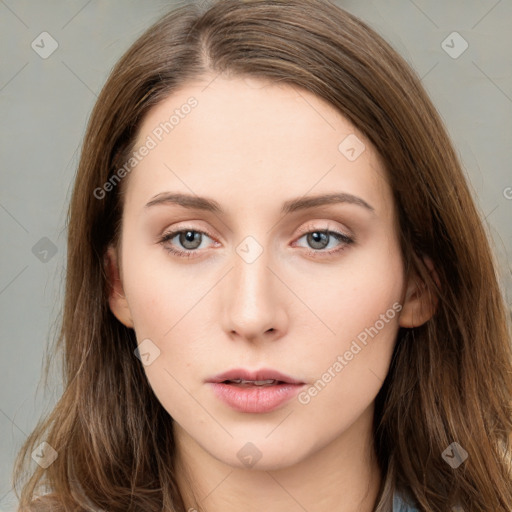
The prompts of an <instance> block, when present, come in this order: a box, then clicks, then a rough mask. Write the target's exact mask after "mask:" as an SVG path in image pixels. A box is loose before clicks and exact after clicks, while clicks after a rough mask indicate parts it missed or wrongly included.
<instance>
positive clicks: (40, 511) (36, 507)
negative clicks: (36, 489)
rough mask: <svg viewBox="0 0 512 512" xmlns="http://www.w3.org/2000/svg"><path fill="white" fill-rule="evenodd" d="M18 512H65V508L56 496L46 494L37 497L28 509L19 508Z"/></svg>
mask: <svg viewBox="0 0 512 512" xmlns="http://www.w3.org/2000/svg"><path fill="white" fill-rule="evenodd" d="M18 512H64V508H63V507H62V503H61V502H60V500H59V499H58V497H57V495H56V494H45V495H43V496H37V497H35V498H34V499H33V500H32V502H31V503H30V505H29V506H28V507H24V508H19V509H18Z"/></svg>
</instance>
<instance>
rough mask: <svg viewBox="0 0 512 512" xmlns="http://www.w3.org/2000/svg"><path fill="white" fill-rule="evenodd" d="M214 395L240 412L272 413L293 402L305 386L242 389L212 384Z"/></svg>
mask: <svg viewBox="0 0 512 512" xmlns="http://www.w3.org/2000/svg"><path fill="white" fill-rule="evenodd" d="M210 384H211V385H212V387H213V391H214V393H215V394H216V395H217V397H218V398H220V399H221V400H222V401H223V402H224V403H226V404H227V405H229V406H230V407H231V408H233V409H235V410H236V411H239V412H252V413H262V412H270V411H273V410H274V409H277V408H278V407H279V406H280V405H283V404H284V403H285V402H287V401H288V400H291V399H292V398H293V397H294V396H296V395H297V394H298V392H299V391H300V389H301V388H302V387H303V386H304V384H277V385H275V386H260V387H258V386H248V387H240V386H235V385H233V384H223V383H221V382H210Z"/></svg>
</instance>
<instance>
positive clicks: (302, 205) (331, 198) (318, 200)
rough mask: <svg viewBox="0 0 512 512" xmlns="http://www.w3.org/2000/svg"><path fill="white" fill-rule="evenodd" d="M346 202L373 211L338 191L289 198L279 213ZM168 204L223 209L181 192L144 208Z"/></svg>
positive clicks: (220, 211)
mask: <svg viewBox="0 0 512 512" xmlns="http://www.w3.org/2000/svg"><path fill="white" fill-rule="evenodd" d="M338 203H348V204H355V205H357V206H361V207H363V208H365V209H367V210H369V211H371V212H372V213H375V209H374V208H373V207H372V206H371V205H369V204H368V203H367V202H366V201H365V200H364V199H362V198H360V197H358V196H354V195H352V194H347V193H346V192H338V193H334V194H322V195H316V196H305V197H300V198H297V199H290V200H289V201H285V202H284V203H283V206H282V208H281V213H282V214H284V215H286V214H289V213H293V212H296V211H299V210H307V209H309V208H316V207H319V206H325V205H330V204H338ZM162 204H170V205H178V206H182V207H184V208H190V209H195V210H204V211H208V212H212V213H217V214H223V213H224V210H223V209H222V207H221V206H220V204H219V203H218V202H217V201H215V200H214V199H209V198H206V197H200V196H195V195H188V194H182V193H172V192H162V193H161V194H157V195H156V196H154V197H153V198H152V199H151V201H149V203H147V204H146V206H145V208H150V207H151V206H156V205H162Z"/></svg>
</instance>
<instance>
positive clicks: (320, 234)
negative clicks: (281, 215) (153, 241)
mask: <svg viewBox="0 0 512 512" xmlns="http://www.w3.org/2000/svg"><path fill="white" fill-rule="evenodd" d="M300 231H301V232H302V233H303V235H302V236H301V237H300V238H299V239H298V240H300V239H302V238H306V241H307V243H308V244H309V245H310V246H311V247H312V249H310V248H307V247H306V248H305V249H306V252H307V253H308V254H309V255H311V256H312V257H321V256H329V255H332V254H335V253H338V252H340V251H342V250H343V249H345V248H346V247H347V246H348V245H350V244H353V243H354V242H355V239H354V238H353V237H352V236H349V235H347V234H345V233H342V232H341V231H335V230H330V229H328V228H323V229H319V228H313V227H309V226H308V227H306V228H302V229H301V230H300ZM204 237H207V238H210V239H213V237H212V236H211V235H209V234H208V233H207V232H205V231H200V230H197V229H192V228H184V229H179V230H175V231H170V232H168V233H164V234H163V235H162V237H161V238H160V239H159V240H158V243H160V244H161V245H163V246H164V248H165V250H166V251H168V252H169V253H171V254H174V255H176V256H179V257H182V258H194V257H197V256H199V253H200V251H198V250H197V249H199V248H201V245H202V242H203V240H204ZM174 239H176V240H175V241H174V242H173V240H174ZM331 242H337V245H336V246H335V247H334V248H331V249H329V250H325V249H326V247H328V246H329V244H330V243H331ZM176 245H178V246H180V247H182V248H183V249H180V248H176Z"/></svg>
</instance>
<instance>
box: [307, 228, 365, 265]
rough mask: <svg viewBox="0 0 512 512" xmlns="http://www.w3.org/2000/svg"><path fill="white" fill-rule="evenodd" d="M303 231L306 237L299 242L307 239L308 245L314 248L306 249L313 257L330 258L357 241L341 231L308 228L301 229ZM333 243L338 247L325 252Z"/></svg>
mask: <svg viewBox="0 0 512 512" xmlns="http://www.w3.org/2000/svg"><path fill="white" fill-rule="evenodd" d="M301 231H302V232H303V233H304V235H303V236H301V237H300V238H299V240H300V239H301V238H306V242H307V244H308V245H309V246H310V247H312V249H309V248H308V247H306V252H307V253H308V254H310V255H311V256H313V257H319V256H320V257H321V256H325V255H327V256H330V255H332V254H335V253H338V252H340V251H342V250H344V249H346V247H347V246H348V245H350V244H353V243H354V241H355V239H354V238H353V237H351V236H349V235H347V234H345V233H342V232H341V231H335V230H330V229H328V228H324V229H318V228H316V229H315V228H311V227H309V226H308V227H306V228H303V229H301ZM331 242H333V243H335V244H336V243H337V245H336V246H335V247H334V248H331V249H329V250H325V249H326V247H328V246H329V244H330V243H331Z"/></svg>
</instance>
